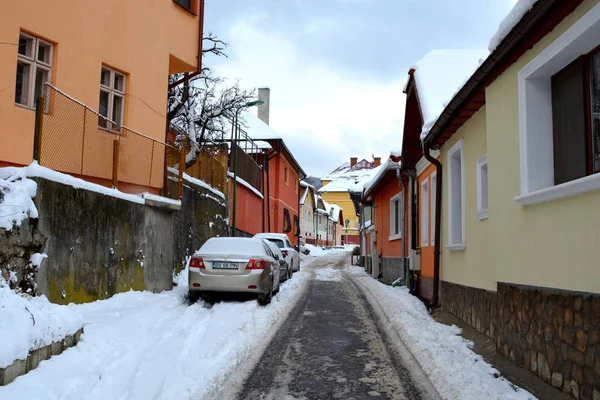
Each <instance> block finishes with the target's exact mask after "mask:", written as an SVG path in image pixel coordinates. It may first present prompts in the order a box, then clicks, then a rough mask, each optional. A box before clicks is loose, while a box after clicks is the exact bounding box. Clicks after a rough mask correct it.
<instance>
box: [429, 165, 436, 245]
mask: <svg viewBox="0 0 600 400" xmlns="http://www.w3.org/2000/svg"><path fill="white" fill-rule="evenodd" d="M430 179H431V218H430V220H431V230H430V232H431V238H430V240H429V242H430V243H431V245H432V246H433V245H434V244H435V206H436V204H437V203H436V198H435V196H436V193H437V172H433V173H432V174H431V178H430Z"/></svg>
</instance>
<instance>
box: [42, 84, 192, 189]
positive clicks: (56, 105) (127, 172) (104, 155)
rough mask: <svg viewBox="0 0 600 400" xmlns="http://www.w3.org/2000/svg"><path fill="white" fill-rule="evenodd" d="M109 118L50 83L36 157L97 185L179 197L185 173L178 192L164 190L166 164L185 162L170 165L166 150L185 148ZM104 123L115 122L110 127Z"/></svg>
mask: <svg viewBox="0 0 600 400" xmlns="http://www.w3.org/2000/svg"><path fill="white" fill-rule="evenodd" d="M103 119H104V120H105V119H106V118H105V117H103V116H102V115H100V114H99V113H98V112H96V111H94V110H93V109H92V108H90V107H88V106H86V105H85V104H83V103H81V102H79V101H77V100H75V99H74V98H72V97H70V96H68V95H67V94H65V93H64V92H62V91H60V90H59V89H57V88H55V87H54V86H52V85H50V84H46V87H45V90H44V97H43V98H42V99H40V100H39V101H38V106H37V110H36V135H35V144H34V159H36V160H38V161H39V163H40V165H42V166H45V167H48V168H50V169H53V170H56V171H60V172H64V173H67V174H73V175H78V176H81V177H83V178H84V179H86V178H88V179H89V178H92V179H91V180H93V181H95V182H99V183H104V184H108V185H110V183H112V186H113V187H117V188H118V187H119V186H120V185H121V184H122V183H126V184H129V185H136V186H140V189H142V188H154V189H160V190H161V192H162V193H163V195H169V197H172V198H180V196H181V179H180V178H181V177H180V176H177V177H175V178H176V179H177V180H178V187H179V189H178V190H177V193H171V194H168V193H167V191H166V185H165V182H166V179H165V173H167V172H166V171H167V167H172V168H175V169H177V170H180V169H181V168H180V165H181V163H182V162H183V163H184V165H183V168H185V160H184V159H183V157H181V156H180V157H179V160H177V161H173V162H172V163H173V164H174V165H167V164H168V162H167V163H166V162H165V161H166V157H165V152H166V151H167V150H169V151H170V152H171V153H173V152H175V153H177V154H180V153H181V152H180V151H179V150H178V149H177V148H176V147H174V146H172V145H169V144H166V143H164V142H161V141H160V140H156V139H154V138H151V137H149V136H146V135H144V134H142V133H140V132H137V131H135V130H133V129H130V128H128V127H125V126H120V125H118V124H116V123H115V122H113V121H107V122H108V123H107V124H99V123H98V121H99V120H103ZM103 126H111V127H112V129H110V130H109V129H106V128H104V127H103Z"/></svg>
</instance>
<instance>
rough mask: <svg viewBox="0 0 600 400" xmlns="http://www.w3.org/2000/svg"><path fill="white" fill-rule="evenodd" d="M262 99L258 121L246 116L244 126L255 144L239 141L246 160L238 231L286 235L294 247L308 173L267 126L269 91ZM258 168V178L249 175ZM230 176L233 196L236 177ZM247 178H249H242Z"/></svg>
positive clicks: (241, 156) (241, 174)
mask: <svg viewBox="0 0 600 400" xmlns="http://www.w3.org/2000/svg"><path fill="white" fill-rule="evenodd" d="M259 99H261V100H263V101H264V102H265V103H264V104H263V105H261V106H260V107H259V112H258V118H257V117H255V116H253V115H251V114H249V113H246V114H245V115H244V116H243V119H244V122H243V124H244V125H245V126H244V127H243V128H242V129H243V130H244V131H245V132H246V134H247V135H248V136H249V137H250V138H251V139H252V145H248V146H245V145H244V144H243V143H242V142H240V146H239V148H240V150H238V151H239V153H238V159H242V160H244V161H242V162H241V163H240V164H242V165H240V166H239V168H240V170H239V172H238V185H237V189H236V192H237V193H236V197H237V198H236V202H235V203H236V207H235V208H236V210H235V211H236V218H235V225H236V226H235V228H236V231H239V232H240V233H243V234H246V235H254V234H256V233H259V232H274V233H286V234H287V235H288V237H289V239H290V241H291V242H292V243H293V244H298V236H299V235H300V220H299V210H300V197H301V194H302V193H301V190H300V180H302V179H304V178H305V177H306V174H305V172H304V170H302V167H300V164H299V163H298V161H296V159H295V158H294V156H293V154H292V153H291V151H290V150H289V148H288V147H287V146H286V144H285V142H284V140H283V138H282V137H281V136H280V135H279V134H278V133H277V132H275V130H273V129H272V128H271V127H269V125H268V123H269V112H268V106H269V91H268V89H260V90H259ZM242 153H243V154H242ZM249 159H251V160H253V161H254V163H255V166H253V165H252V163H251V162H250V161H248V160H249ZM238 162H239V161H238ZM257 168H258V170H259V171H260V172H259V175H258V176H257V175H256V173H251V172H248V171H254V170H257ZM231 169H232V168H231V167H230V170H231ZM229 176H230V188H231V190H230V193H232V192H233V179H232V177H233V174H232V173H230V174H229ZM244 176H246V177H248V179H247V180H245V179H243V177H244ZM230 197H231V196H230ZM230 204H233V203H230ZM231 214H233V208H232V212H231ZM232 217H233V216H232V215H230V223H233V220H232Z"/></svg>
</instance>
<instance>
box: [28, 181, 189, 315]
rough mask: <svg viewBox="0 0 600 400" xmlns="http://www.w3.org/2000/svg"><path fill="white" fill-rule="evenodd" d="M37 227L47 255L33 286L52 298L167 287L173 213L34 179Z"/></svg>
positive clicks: (65, 300)
mask: <svg viewBox="0 0 600 400" xmlns="http://www.w3.org/2000/svg"><path fill="white" fill-rule="evenodd" d="M36 182H37V183H38V188H37V194H36V197H35V199H34V202H35V205H36V207H37V209H38V212H39V222H38V226H37V229H39V231H40V233H41V234H42V235H43V236H44V237H46V238H47V241H46V243H45V246H44V248H43V251H44V252H45V253H47V254H48V258H47V259H45V261H44V262H43V263H42V266H41V268H40V270H39V272H38V276H37V283H38V289H39V291H40V292H41V293H42V294H45V295H46V296H47V297H48V299H49V300H50V301H52V302H54V303H59V304H67V303H69V302H75V303H83V302H88V301H94V300H98V299H105V298H108V297H110V296H112V295H114V294H115V293H119V292H123V291H128V290H130V289H134V290H151V291H161V290H168V289H171V288H172V285H173V283H172V282H173V279H172V270H173V264H172V260H173V246H172V244H173V214H174V213H176V212H177V211H175V210H173V209H170V208H168V207H167V208H161V207H150V206H147V205H144V204H138V203H134V202H130V201H127V200H123V199H119V198H116V197H112V196H106V195H103V194H100V193H96V192H91V191H87V190H82V189H75V188H73V187H71V186H68V185H63V184H61V183H57V182H53V181H48V180H45V179H36Z"/></svg>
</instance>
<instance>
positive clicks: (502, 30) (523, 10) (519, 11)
mask: <svg viewBox="0 0 600 400" xmlns="http://www.w3.org/2000/svg"><path fill="white" fill-rule="evenodd" d="M536 2H537V0H518V1H517V2H516V3H515V5H514V6H513V8H512V10H510V12H509V13H508V14H507V15H506V17H504V19H503V20H502V22H500V25H499V26H498V30H497V31H496V33H494V34H493V35H492V37H491V39H490V43H489V45H488V50H489V51H490V53H491V52H493V51H494V50H496V48H497V47H498V45H499V44H500V43H501V42H502V41H503V40H504V38H505V37H506V35H508V34H509V33H510V31H511V30H512V29H513V28H514V27H515V26H516V25H517V24H518V23H519V21H520V20H521V18H523V16H524V15H525V14H527V12H528V11H529V10H531V8H532V7H533V6H534V5H535V3H536Z"/></svg>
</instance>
